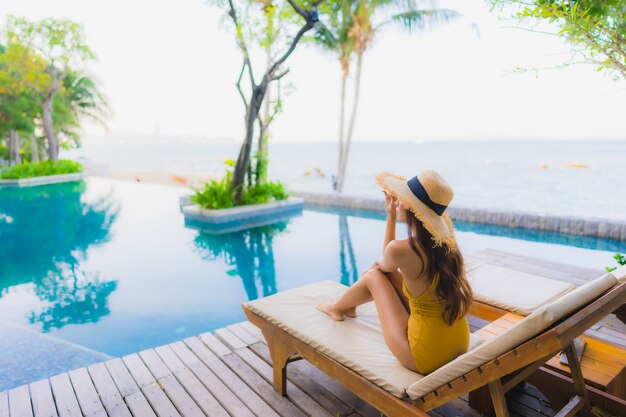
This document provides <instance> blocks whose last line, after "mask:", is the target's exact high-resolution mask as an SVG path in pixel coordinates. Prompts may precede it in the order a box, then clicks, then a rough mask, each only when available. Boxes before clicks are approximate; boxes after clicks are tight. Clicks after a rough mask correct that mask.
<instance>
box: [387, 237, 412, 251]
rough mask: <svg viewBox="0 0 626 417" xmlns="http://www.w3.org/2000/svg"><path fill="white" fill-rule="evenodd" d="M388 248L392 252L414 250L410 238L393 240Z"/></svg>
mask: <svg viewBox="0 0 626 417" xmlns="http://www.w3.org/2000/svg"><path fill="white" fill-rule="evenodd" d="M386 250H387V251H389V252H391V253H397V254H401V253H403V252H406V251H407V250H409V251H412V250H413V249H411V245H410V244H409V240H408V239H395V240H391V241H390V242H389V243H388V244H387V248H386Z"/></svg>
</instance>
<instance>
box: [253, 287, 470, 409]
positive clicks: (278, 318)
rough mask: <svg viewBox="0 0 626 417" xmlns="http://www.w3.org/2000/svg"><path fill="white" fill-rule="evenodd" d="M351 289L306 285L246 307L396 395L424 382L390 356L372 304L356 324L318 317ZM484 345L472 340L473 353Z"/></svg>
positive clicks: (364, 307)
mask: <svg viewBox="0 0 626 417" xmlns="http://www.w3.org/2000/svg"><path fill="white" fill-rule="evenodd" d="M347 288H348V287H346V286H344V285H341V284H339V283H336V282H332V281H324V282H320V283H317V284H311V285H305V286H303V287H299V288H295V289H292V290H287V291H283V292H280V293H278V294H275V295H272V296H270V297H266V298H262V299H258V300H255V301H251V302H249V303H246V304H244V306H246V307H247V308H248V309H250V310H251V311H253V312H254V313H256V314H258V315H260V316H261V317H263V318H265V319H267V320H269V321H270V322H271V323H273V324H275V325H276V326H278V327H280V328H281V329H283V330H285V331H287V332H288V333H290V334H291V335H293V336H295V337H296V338H298V339H300V340H302V341H303V342H305V343H307V344H309V345H311V346H312V347H314V348H315V349H317V350H319V351H320V352H322V353H324V354H325V355H327V356H330V357H331V358H333V359H334V360H336V361H338V362H340V363H342V364H343V365H345V366H347V367H348V368H350V369H352V370H353V371H355V372H358V373H359V374H361V375H362V376H363V377H365V378H367V379H368V380H370V381H372V382H373V383H374V384H376V385H378V386H380V387H381V388H384V389H385V390H387V391H389V392H390V393H392V394H393V395H396V396H398V397H401V396H402V395H403V394H404V393H405V392H406V389H407V388H408V387H409V386H411V385H412V384H414V383H415V382H416V381H419V380H420V379H421V378H423V376H422V375H420V374H418V373H415V372H412V371H410V370H408V369H406V368H405V367H404V366H402V365H401V364H400V362H398V360H397V359H396V358H395V356H393V354H392V353H391V352H390V351H389V348H388V347H387V344H386V343H385V340H384V339H383V335H382V333H381V329H380V321H379V319H378V314H377V312H376V306H375V305H374V303H367V304H365V305H362V306H359V307H358V309H357V318H355V319H351V318H346V320H345V321H342V322H337V321H334V320H332V319H331V318H330V317H328V316H327V315H326V314H324V313H322V312H320V311H318V310H317V309H316V308H315V306H316V305H317V304H319V303H320V302H323V301H326V300H329V299H336V298H339V297H340V296H341V294H343V292H344V291H345V290H346V289H347ZM481 342H482V341H481V339H480V338H479V337H477V336H472V337H471V338H470V348H471V349H473V348H474V347H475V346H477V345H478V344H480V343H481Z"/></svg>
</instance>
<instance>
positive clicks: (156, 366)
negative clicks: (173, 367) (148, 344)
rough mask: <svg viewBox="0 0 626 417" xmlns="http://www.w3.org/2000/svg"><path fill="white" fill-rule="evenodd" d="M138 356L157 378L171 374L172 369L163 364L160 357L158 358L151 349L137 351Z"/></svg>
mask: <svg viewBox="0 0 626 417" xmlns="http://www.w3.org/2000/svg"><path fill="white" fill-rule="evenodd" d="M139 357H140V358H141V359H142V360H143V362H144V363H145V364H146V366H147V367H148V369H149V370H150V373H152V375H153V376H154V377H155V378H156V379H157V380H159V379H161V378H164V377H166V376H169V375H172V371H170V370H169V369H168V368H167V366H165V364H164V363H163V361H162V360H161V358H159V355H157V353H156V352H155V351H154V350H153V349H148V350H144V351H141V352H139Z"/></svg>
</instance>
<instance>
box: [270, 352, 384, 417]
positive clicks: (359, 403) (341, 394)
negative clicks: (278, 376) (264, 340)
mask: <svg viewBox="0 0 626 417" xmlns="http://www.w3.org/2000/svg"><path fill="white" fill-rule="evenodd" d="M263 345H265V344H263ZM265 346H266V348H267V345H265ZM268 355H269V351H268ZM292 369H296V370H298V371H299V372H301V373H302V374H304V375H307V376H308V377H309V378H311V380H313V381H315V382H316V383H317V384H318V385H320V386H322V387H324V388H326V389H327V390H328V391H330V392H332V393H333V395H334V396H336V397H337V398H339V399H340V400H342V401H343V402H344V403H346V404H347V405H348V406H350V407H351V408H353V409H354V410H355V411H356V412H357V413H358V414H359V415H361V416H363V417H380V411H378V410H377V409H376V408H374V407H372V406H371V405H370V404H369V403H367V402H365V401H363V400H362V399H361V398H359V397H357V396H356V395H355V394H354V393H352V392H351V391H350V390H348V389H346V388H345V387H344V386H343V385H341V384H340V383H338V382H337V381H335V380H334V379H332V378H331V377H329V376H328V375H326V374H325V373H324V372H322V371H320V370H319V369H318V368H316V367H315V366H313V365H311V364H310V363H309V362H307V361H305V360H301V361H295V362H292V363H290V364H289V372H291V370H292Z"/></svg>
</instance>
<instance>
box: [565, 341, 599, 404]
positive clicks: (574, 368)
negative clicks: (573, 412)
mask: <svg viewBox="0 0 626 417" xmlns="http://www.w3.org/2000/svg"><path fill="white" fill-rule="evenodd" d="M564 351H565V354H566V355H567V361H568V362H569V370H570V373H571V375H572V379H573V380H574V392H575V393H576V395H577V396H578V397H580V399H581V400H580V401H581V402H582V403H583V406H582V409H581V410H580V413H581V414H583V415H586V416H591V415H593V414H592V413H591V405H590V403H589V395H588V394H587V389H586V388H585V377H584V376H583V373H582V370H581V368H580V362H579V361H578V356H577V355H576V350H575V349H574V345H573V343H572V344H570V345H569V346H567V347H566V348H565V350H564Z"/></svg>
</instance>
